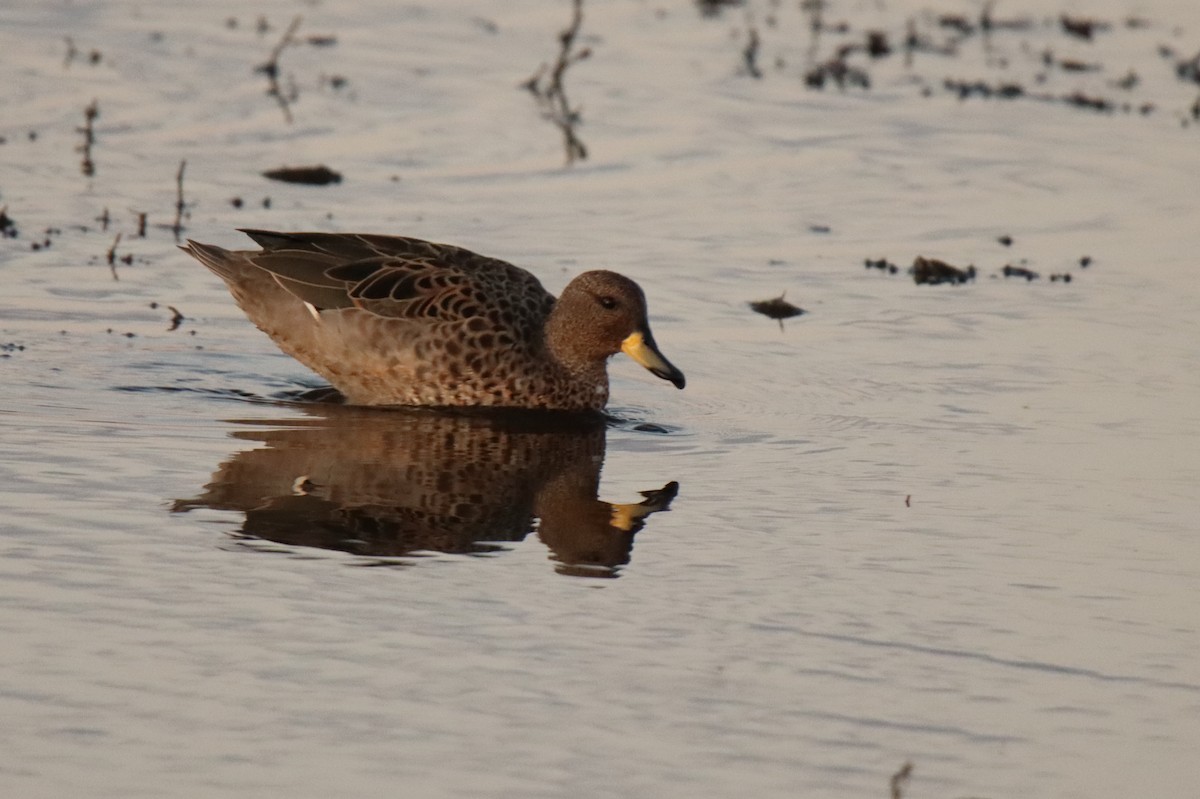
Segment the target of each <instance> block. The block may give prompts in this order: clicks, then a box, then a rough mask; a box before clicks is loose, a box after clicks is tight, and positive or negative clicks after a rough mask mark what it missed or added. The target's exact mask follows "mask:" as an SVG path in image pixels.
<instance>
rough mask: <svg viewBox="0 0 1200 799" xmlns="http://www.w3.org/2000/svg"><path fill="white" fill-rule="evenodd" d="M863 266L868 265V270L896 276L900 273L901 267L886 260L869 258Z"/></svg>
mask: <svg viewBox="0 0 1200 799" xmlns="http://www.w3.org/2000/svg"><path fill="white" fill-rule="evenodd" d="M863 264H864V265H866V267H867V269H878V270H879V271H880V272H887V273H888V274H889V275H894V274H896V273H897V272H899V271H900V267H898V266H896V265H895V264H894V263H892V262H891V261H889V260H888V259H886V258H880V259H878V260H872V259H870V258H867V259H865V260H864V261H863Z"/></svg>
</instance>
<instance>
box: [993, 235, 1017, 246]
mask: <svg viewBox="0 0 1200 799" xmlns="http://www.w3.org/2000/svg"><path fill="white" fill-rule="evenodd" d="M996 241H998V242H1000V243H1001V244H1003V245H1004V246H1005V247H1011V246H1012V243H1013V237H1012V236H1010V235H1008V234H1007V233H1005V234H1004V235H1003V236H1000V237H999V238H998V239H996Z"/></svg>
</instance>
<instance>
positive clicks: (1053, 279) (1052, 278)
mask: <svg viewBox="0 0 1200 799" xmlns="http://www.w3.org/2000/svg"><path fill="white" fill-rule="evenodd" d="M1060 280H1061V281H1062V282H1064V283H1070V282H1071V273H1070V272H1063V273H1062V274H1061V275H1058V274H1054V275H1051V276H1050V282H1051V283H1057V282H1058V281H1060Z"/></svg>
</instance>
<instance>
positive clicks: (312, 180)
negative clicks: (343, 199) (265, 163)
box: [262, 164, 342, 186]
mask: <svg viewBox="0 0 1200 799" xmlns="http://www.w3.org/2000/svg"><path fill="white" fill-rule="evenodd" d="M262 176H263V177H264V178H267V179H268V180H278V181H280V182H283V183H303V184H306V185H309V186H328V185H329V184H330V183H341V182H342V175H341V173H340V172H334V171H333V170H332V169H330V168H329V167H327V166H325V165H324V164H318V165H317V166H284V167H280V168H279V169H268V170H267V171H266V172H263V173H262Z"/></svg>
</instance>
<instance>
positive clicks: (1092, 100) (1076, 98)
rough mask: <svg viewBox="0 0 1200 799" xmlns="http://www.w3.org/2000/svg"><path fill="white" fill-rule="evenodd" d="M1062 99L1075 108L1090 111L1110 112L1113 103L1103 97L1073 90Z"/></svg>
mask: <svg viewBox="0 0 1200 799" xmlns="http://www.w3.org/2000/svg"><path fill="white" fill-rule="evenodd" d="M1062 101H1063V102H1064V103H1066V104H1067V105H1073V106H1075V107H1076V108H1088V109H1091V110H1092V111H1103V112H1106V113H1107V112H1110V111H1112V110H1113V104H1112V103H1111V102H1109V101H1108V100H1105V99H1104V98H1103V97H1094V96H1092V95H1088V94H1084V93H1083V92H1074V93H1072V94H1068V95H1066V96H1064V97H1063V98H1062Z"/></svg>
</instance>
